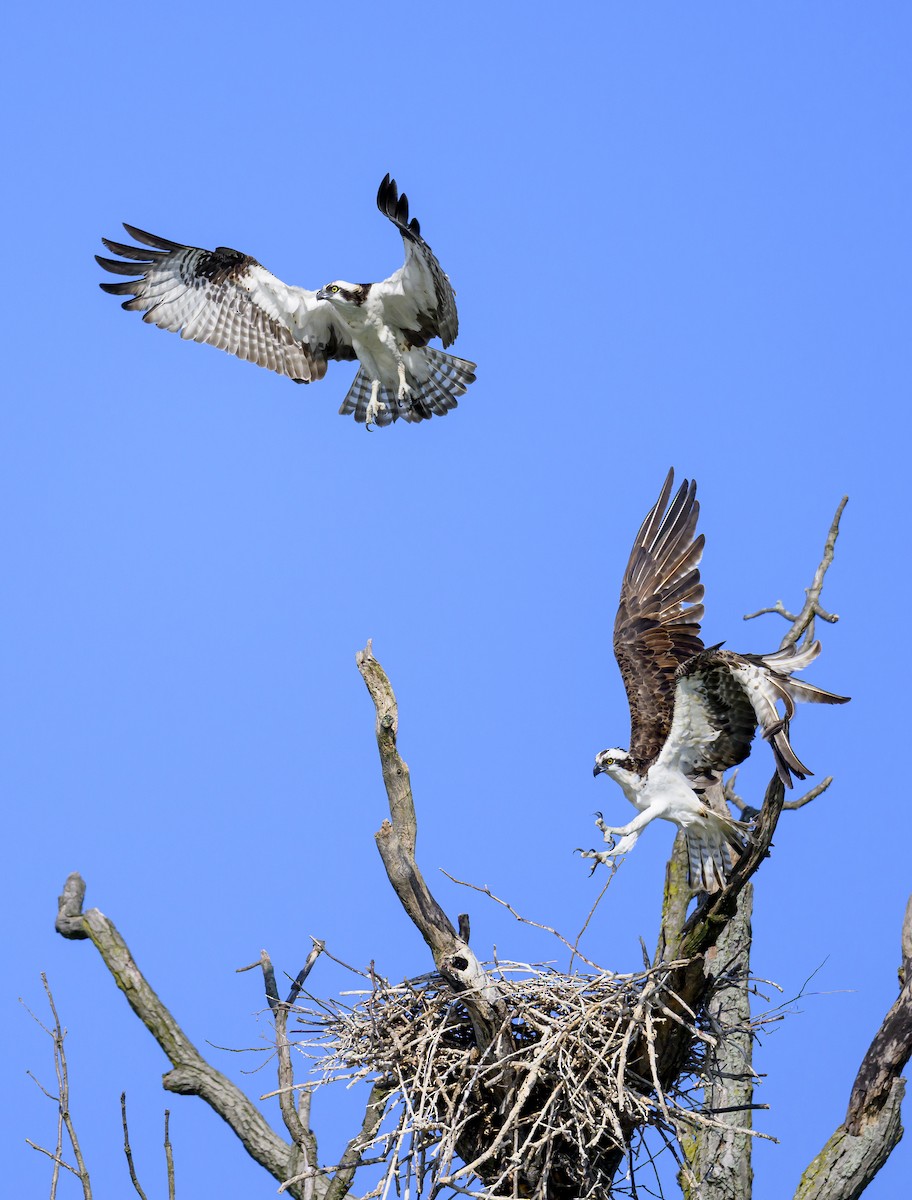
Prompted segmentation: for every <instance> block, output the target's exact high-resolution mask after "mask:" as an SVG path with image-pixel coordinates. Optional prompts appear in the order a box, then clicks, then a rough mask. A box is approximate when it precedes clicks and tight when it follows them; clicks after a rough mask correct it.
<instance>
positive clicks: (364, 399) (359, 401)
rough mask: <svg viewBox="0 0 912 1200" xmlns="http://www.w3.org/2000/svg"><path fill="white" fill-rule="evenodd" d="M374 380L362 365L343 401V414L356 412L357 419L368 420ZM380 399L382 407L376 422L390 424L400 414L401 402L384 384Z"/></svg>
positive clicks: (341, 410) (340, 410) (381, 386)
mask: <svg viewBox="0 0 912 1200" xmlns="http://www.w3.org/2000/svg"><path fill="white" fill-rule="evenodd" d="M372 382H373V381H372V380H371V377H370V376H369V375H368V373H367V372H366V371H365V369H364V368H363V367H362V368H361V369H360V370H359V372H358V374H357V375H356V376H355V378H354V380H353V382H352V385H351V387H350V388H349V389H348V394H347V395H346V397H345V399H344V400H343V401H342V407H341V408H340V409H339V412H340V413H341V414H342V416H347V415H348V414H349V413H354V415H355V420H356V421H360V422H361V424H362V425H363V424H364V422H365V421H366V420H367V406H368V404H370V398H371V386H372ZM379 399H380V404H381V407H380V411H379V412H378V413H377V417H376V423H377V424H378V425H390V424H392V422H393V421H395V420H396V418H397V417H398V416H399V402H398V400H397V399H396V396H395V393H394V392H391V391H390V389H389V388H386V387H383V385H382V384H381V385H380V392H379Z"/></svg>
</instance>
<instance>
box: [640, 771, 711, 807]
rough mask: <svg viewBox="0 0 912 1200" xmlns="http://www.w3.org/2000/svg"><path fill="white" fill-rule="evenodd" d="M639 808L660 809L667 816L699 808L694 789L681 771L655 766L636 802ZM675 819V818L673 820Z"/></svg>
mask: <svg viewBox="0 0 912 1200" xmlns="http://www.w3.org/2000/svg"><path fill="white" fill-rule="evenodd" d="M635 803H636V806H637V808H639V809H644V808H653V807H658V808H660V809H661V810H662V812H663V815H665V814H677V813H680V812H681V811H682V810H684V811H688V812H689V811H691V810H692V809H694V808H697V807H699V801H698V799H697V797H696V796H695V795H694V791H693V788H692V787H691V786H690V784H689V783H688V782H687V780H686V779H685V778H684V776H683V775H682V774H681V772H680V771H675V770H671V769H670V768H668V767H661V766H659V765H658V764H655V765H653V767H652V769H651V770H650V772H649V774H648V775H647V776H646V784H645V786H644V787H643V788H642V789H641V791H640V794H639V797H638V798H637V800H636V801H635ZM672 819H674V818H672Z"/></svg>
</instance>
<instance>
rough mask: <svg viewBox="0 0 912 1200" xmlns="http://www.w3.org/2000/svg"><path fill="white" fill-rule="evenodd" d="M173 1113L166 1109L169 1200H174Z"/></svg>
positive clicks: (166, 1157)
mask: <svg viewBox="0 0 912 1200" xmlns="http://www.w3.org/2000/svg"><path fill="white" fill-rule="evenodd" d="M170 1123H171V1113H170V1112H169V1110H168V1109H167V1108H166V1109H165V1165H166V1167H167V1169H168V1200H174V1153H173V1151H172V1149H171V1134H170V1131H169V1127H170Z"/></svg>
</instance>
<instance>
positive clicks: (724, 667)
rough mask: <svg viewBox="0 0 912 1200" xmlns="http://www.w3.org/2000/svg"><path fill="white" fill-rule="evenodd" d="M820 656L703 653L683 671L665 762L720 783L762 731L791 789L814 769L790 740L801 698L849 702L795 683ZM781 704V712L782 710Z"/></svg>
mask: <svg viewBox="0 0 912 1200" xmlns="http://www.w3.org/2000/svg"><path fill="white" fill-rule="evenodd" d="M819 653H820V643H819V642H816V641H815V642H811V643H810V644H809V645H807V646H804V647H802V648H801V649H800V650H799V649H798V648H797V647H795V646H787V647H786V648H785V649H784V650H779V651H777V652H776V653H775V654H764V655H757V654H734V653H732V652H731V651H729V650H716V649H714V650H705V651H703V652H702V653H701V654H698V655H697V656H696V657H694V658H692V659H690V660H688V661H687V662H685V663H683V664H682V665H681V666H680V668H679V669H678V671H677V683H676V692H675V706H674V720H673V722H672V727H671V731H670V733H669V735H668V740H667V741H666V743H665V747H664V749H663V750H662V753H661V756H660V761H661V762H662V763H664V764H666V765H668V766H672V767H676V768H677V769H679V770H680V771H682V772H683V773H684V774H685V775H686V776H688V778H689V779H691V780H692V781H693V782H694V783H695V784H696V783H699V782H701V781H702V782H704V783H707V782H717V781H718V780H719V779H720V778H721V776H722V773H723V772H724V771H727V770H728V768H729V767H734V766H737V765H738V763H740V762H743V761H744V760H745V758H747V756H748V754H750V748H751V742H752V741H753V739H754V733H755V732H756V730H757V727H758V726H759V728H760V729H761V731H762V733H763V736H764V738H765V739H766V740H767V741H768V742H769V744H770V747H771V748H772V751H773V757H774V758H775V760H776V770H777V772H778V774H779V778H780V779H781V780H782V782H783V784H784V785H785V786H786V787H791V786H792V776H793V775H794V776H796V777H797V778H798V779H804V778H806V776H808V775H810V774H811V772H810V770H809V769H808V768H807V767H806V766H805V765H804V763H803V762H802V761H801V759H800V758H798V756H797V755H796V754H795V751H794V750H793V749H792V746H791V743H790V742H789V736H788V727H789V721H790V720H791V718H792V717H793V716H794V713H795V701H796V700H809V701H811V702H812V703H816V704H845V703H846V701H847V700H848V697H847V696H837V695H836V694H835V693H834V692H825V691H824V690H823V688H819V687H815V686H814V684H812V683H805V682H804V681H803V680H798V679H792V678H791V674H792V672H793V671H800V670H801V669H802V668H803V667H806V666H807V665H808V664H809V663H811V662H813V661H814V659H815V658H816V657H817V655H818V654H819ZM780 704H781V705H782V711H781V712H780V709H779V706H780Z"/></svg>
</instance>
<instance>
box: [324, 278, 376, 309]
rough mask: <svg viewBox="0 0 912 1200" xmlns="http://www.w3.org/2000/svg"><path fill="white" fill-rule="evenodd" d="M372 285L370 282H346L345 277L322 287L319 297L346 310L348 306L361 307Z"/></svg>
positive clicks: (335, 306)
mask: <svg viewBox="0 0 912 1200" xmlns="http://www.w3.org/2000/svg"><path fill="white" fill-rule="evenodd" d="M370 286H371V285H370V284H369V283H346V282H345V280H344V279H337V280H335V281H334V282H333V283H328V284H327V285H326V287H322V288H320V290H319V291H318V292H317V299H318V300H328V301H329V302H330V304H331V305H332V306H333V307H334V308H338V309H341V310H342V311H343V312H344V311H345V309H347V308H349V309H351V308H360V307H361V305H362V304H363V303H364V301H365V298H366V297H367V293H368V292H369V291H370Z"/></svg>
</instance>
